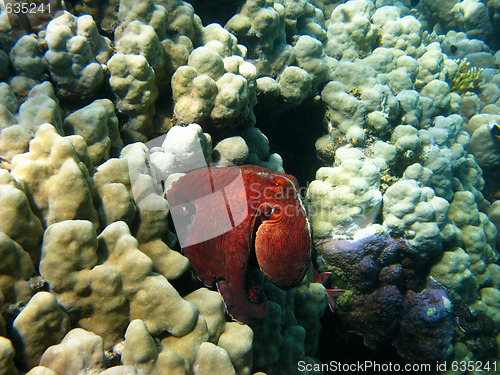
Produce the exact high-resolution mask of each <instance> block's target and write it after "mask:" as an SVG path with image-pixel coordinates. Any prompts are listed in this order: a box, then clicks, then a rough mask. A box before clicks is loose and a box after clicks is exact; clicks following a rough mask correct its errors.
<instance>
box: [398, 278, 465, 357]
mask: <svg viewBox="0 0 500 375" xmlns="http://www.w3.org/2000/svg"><path fill="white" fill-rule="evenodd" d="M454 330H455V321H454V318H453V315H452V302H451V301H450V296H449V295H448V293H447V292H446V290H445V289H444V287H442V286H441V285H440V284H438V283H437V282H435V281H434V280H432V279H431V278H429V279H428V281H427V288H426V289H425V290H423V291H422V292H420V293H415V292H414V291H412V290H409V291H408V292H407V293H406V296H405V301H404V312H403V319H402V321H401V323H400V325H399V330H398V334H397V336H396V337H395V339H394V342H393V344H394V346H395V347H396V348H397V349H398V353H399V354H400V355H401V356H403V357H405V358H409V359H411V360H413V361H417V362H423V361H430V360H444V359H446V356H447V354H448V349H449V346H450V345H451V342H452V340H453V332H454Z"/></svg>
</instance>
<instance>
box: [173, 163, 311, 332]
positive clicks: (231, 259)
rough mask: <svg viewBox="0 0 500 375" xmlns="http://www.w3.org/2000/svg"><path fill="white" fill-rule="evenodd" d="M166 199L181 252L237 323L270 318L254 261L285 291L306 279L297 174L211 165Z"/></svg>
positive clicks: (307, 236)
mask: <svg viewBox="0 0 500 375" xmlns="http://www.w3.org/2000/svg"><path fill="white" fill-rule="evenodd" d="M166 197H167V200H168V202H169V205H170V211H171V213H172V218H173V220H174V224H175V227H176V231H177V235H178V237H179V241H180V244H181V246H182V250H183V253H184V254H185V255H186V257H187V258H188V259H189V261H190V264H191V267H192V268H193V270H194V271H195V273H196V275H197V276H198V278H200V279H201V280H202V281H203V282H204V283H205V285H207V286H208V287H213V286H216V287H217V289H218V290H219V292H220V293H221V295H222V297H223V299H224V302H225V303H226V306H227V310H228V312H229V314H230V315H231V316H232V317H233V318H234V319H235V320H238V321H240V322H243V323H247V324H253V323H256V322H258V321H260V320H262V319H264V318H265V317H266V315H267V300H266V296H265V295H264V293H263V291H262V289H261V286H260V285H259V283H258V282H257V281H256V280H255V279H254V278H253V277H252V272H247V268H248V266H249V264H251V265H258V267H259V268H260V269H261V270H262V272H263V273H264V275H265V276H266V277H267V278H268V279H269V280H271V281H272V282H273V283H274V284H276V285H277V286H278V287H280V288H281V289H284V290H287V289H290V288H292V287H294V286H296V285H297V284H298V283H300V281H301V280H302V278H303V276H304V273H305V271H306V269H307V267H308V265H309V261H310V254H311V233H310V226H309V222H308V219H307V214H306V210H305V208H304V206H303V204H302V201H301V199H300V194H299V187H298V184H297V180H296V179H295V177H293V176H291V175H288V174H283V173H278V172H274V171H271V170H269V169H265V168H261V167H257V166H253V165H244V166H240V167H209V168H203V169H198V170H195V171H193V172H190V173H188V174H186V175H184V176H182V177H181V178H180V179H178V180H177V181H176V182H175V183H174V184H173V186H172V188H171V189H170V190H168V192H167V194H166Z"/></svg>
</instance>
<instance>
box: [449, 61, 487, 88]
mask: <svg viewBox="0 0 500 375" xmlns="http://www.w3.org/2000/svg"><path fill="white" fill-rule="evenodd" d="M456 61H457V62H458V70H457V72H456V73H455V76H454V77H453V79H452V81H451V91H454V92H457V93H459V94H465V93H466V92H476V93H479V91H480V87H479V83H480V82H481V75H482V72H483V69H481V68H477V67H475V66H471V64H470V62H468V61H467V60H466V59H457V60H456Z"/></svg>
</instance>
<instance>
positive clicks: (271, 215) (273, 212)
mask: <svg viewBox="0 0 500 375" xmlns="http://www.w3.org/2000/svg"><path fill="white" fill-rule="evenodd" d="M261 212H262V216H264V220H278V219H279V218H280V217H281V216H282V215H283V210H282V209H281V208H280V207H271V206H263V207H262V209H261Z"/></svg>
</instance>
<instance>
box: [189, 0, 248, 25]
mask: <svg viewBox="0 0 500 375" xmlns="http://www.w3.org/2000/svg"><path fill="white" fill-rule="evenodd" d="M186 1H187V2H188V3H190V4H191V5H192V6H193V8H194V12H195V13H196V14H197V15H198V16H200V17H201V19H202V20H203V25H208V24H210V23H213V22H216V23H218V24H221V25H222V26H224V25H225V24H226V23H227V21H229V19H230V18H231V17H232V16H234V15H235V14H236V13H238V10H239V9H240V8H241V6H242V5H243V4H244V3H245V1H244V0H237V1H226V0H186Z"/></svg>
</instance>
